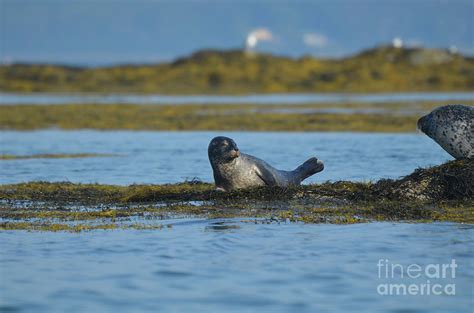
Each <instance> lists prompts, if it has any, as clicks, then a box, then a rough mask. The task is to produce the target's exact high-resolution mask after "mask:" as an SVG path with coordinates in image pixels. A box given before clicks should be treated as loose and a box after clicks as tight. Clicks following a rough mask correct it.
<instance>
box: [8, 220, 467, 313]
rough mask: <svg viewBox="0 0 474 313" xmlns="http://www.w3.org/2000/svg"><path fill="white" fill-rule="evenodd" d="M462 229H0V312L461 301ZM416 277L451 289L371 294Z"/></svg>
mask: <svg viewBox="0 0 474 313" xmlns="http://www.w3.org/2000/svg"><path fill="white" fill-rule="evenodd" d="M222 223H223V224H222ZM225 225H230V226H233V228H230V229H229V228H226V227H224V226H225ZM473 235H474V228H473V227H472V226H466V225H458V224H400V223H396V224H392V223H372V224H360V225H346V226H340V225H339V226H338V225H305V224H270V225H268V224H263V225H262V224H254V223H242V222H239V221H238V220H224V221H222V220H183V221H174V226H173V228H170V229H168V228H165V229H163V230H153V231H143V230H141V231H133V230H127V231H124V230H120V231H92V232H88V233H80V234H71V233H37V232H23V231H15V232H0V236H1V237H2V238H1V239H2V240H0V274H1V280H0V305H1V306H0V311H2V308H3V311H4V312H295V313H296V312H297V313H302V312H417V313H418V312H420V313H421V312H427V313H428V312H429V313H434V312H472V305H473V300H472V299H473V298H472V296H473V294H472V292H473V289H472V287H473V283H474V267H473V263H472V260H473V257H474V252H473V251H474V240H473V239H474V237H473ZM380 259H384V260H385V259H387V260H388V262H390V264H401V265H402V266H404V267H407V266H408V265H410V264H414V263H415V264H418V265H419V266H421V267H423V268H425V267H426V266H428V265H429V264H447V263H451V262H452V261H451V260H452V259H455V262H456V264H457V266H458V267H457V268H456V272H455V278H452V277H451V276H448V277H447V278H440V279H429V278H427V277H426V276H424V275H423V276H421V277H420V279H411V278H408V277H406V276H405V278H403V279H401V278H399V277H398V276H397V275H395V278H391V277H389V278H388V279H387V278H385V277H384V276H382V278H379V277H378V275H379V274H378V267H377V263H378V262H379V260H380ZM449 273H450V272H449ZM427 280H430V283H431V284H436V283H439V284H442V285H443V286H444V285H445V284H453V283H454V284H455V295H445V294H444V295H429V296H428V295H424V296H421V295H405V296H402V295H385V296H382V295H379V294H378V293H377V287H378V285H379V284H385V283H397V284H398V283H403V284H407V285H409V284H413V283H416V284H420V283H426V281H427ZM7 309H9V310H7Z"/></svg>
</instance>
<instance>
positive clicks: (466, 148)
mask: <svg viewBox="0 0 474 313" xmlns="http://www.w3.org/2000/svg"><path fill="white" fill-rule="evenodd" d="M473 122H474V107H472V106H467V105H461V104H452V105H445V106H441V107H439V108H436V109H434V110H433V111H432V112H431V113H429V114H427V115H425V116H423V117H421V118H420V119H419V120H418V129H419V130H421V131H422V132H424V133H425V134H426V135H428V136H429V137H431V138H432V139H433V140H434V141H436V142H437V143H438V144H439V145H440V146H441V147H442V148H443V149H444V150H446V151H447V152H448V153H449V154H451V155H452V156H453V157H455V158H456V159H462V158H473V157H474V131H473V129H474V123H473Z"/></svg>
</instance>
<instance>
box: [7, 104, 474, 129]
mask: <svg viewBox="0 0 474 313" xmlns="http://www.w3.org/2000/svg"><path fill="white" fill-rule="evenodd" d="M448 103H449V102H446V101H434V102H423V103H420V104H417V105H414V104H413V103H410V102H407V103H403V102H402V103H389V104H384V105H383V106H380V105H377V104H374V103H341V104H339V103H337V104H327V103H326V104H325V103H313V104H291V105H284V104H277V105H264V106H261V105H258V104H191V105H184V104H183V105H158V106H157V105H150V104H63V105H57V104H54V105H24V104H21V105H0V130H37V129H51V128H55V129H61V130H77V129H96V130H157V131H267V132H268V131H288V132H313V131H324V132H384V133H412V132H416V126H415V125H416V122H417V120H418V118H419V117H420V116H422V115H424V114H426V113H427V112H429V111H431V110H432V109H433V108H435V107H438V106H441V105H445V104H448ZM459 103H460V104H467V105H472V103H471V102H469V101H468V102H463V101H459Z"/></svg>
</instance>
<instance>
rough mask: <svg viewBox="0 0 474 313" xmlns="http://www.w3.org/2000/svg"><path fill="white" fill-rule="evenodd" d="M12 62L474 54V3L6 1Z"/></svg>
mask: <svg viewBox="0 0 474 313" xmlns="http://www.w3.org/2000/svg"><path fill="white" fill-rule="evenodd" d="M0 20H1V21H0V36H1V38H0V54H1V59H2V61H3V62H19V61H23V62H25V61H26V62H34V61H39V62H53V63H69V64H87V65H99V64H112V63H128V62H132V63H141V62H156V61H165V60H171V59H174V58H176V57H179V56H184V55H188V54H190V53H192V52H194V51H196V50H198V49H204V48H218V49H229V48H240V47H243V44H244V42H245V39H246V37H247V34H248V33H249V32H251V31H252V30H253V29H257V28H265V29H267V30H268V31H269V32H271V35H272V39H271V40H270V41H265V42H259V43H257V46H256V49H257V50H259V51H266V52H271V53H277V54H282V55H289V56H301V55H303V54H313V55H318V56H341V55H347V54H351V53H355V52H357V51H360V50H361V49H365V48H368V47H373V46H375V45H377V44H380V43H388V42H391V41H392V39H393V38H394V37H400V38H402V39H403V41H404V43H406V44H408V45H423V46H427V47H444V48H446V47H449V46H457V47H458V48H459V49H460V50H461V51H463V52H466V53H470V54H474V39H473V29H474V1H473V0H445V1H439V0H398V1H396V0H324V1H296V0H293V1H269V0H268V1H258V0H252V1H223V0H221V1H190V0H187V1H179V0H174V1H151V0H150V1H144V0H120V1H112V0H102V1H101V0H0Z"/></svg>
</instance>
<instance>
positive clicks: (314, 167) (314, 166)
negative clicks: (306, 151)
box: [295, 158, 324, 182]
mask: <svg viewBox="0 0 474 313" xmlns="http://www.w3.org/2000/svg"><path fill="white" fill-rule="evenodd" d="M323 169H324V163H323V161H321V160H318V159H317V158H311V159H309V160H308V161H306V162H304V163H303V164H301V165H300V166H298V167H297V168H296V169H295V173H297V174H298V176H299V178H300V182H301V181H303V180H305V179H306V178H308V177H310V176H311V175H314V174H316V173H319V172H321V171H322V170H323Z"/></svg>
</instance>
